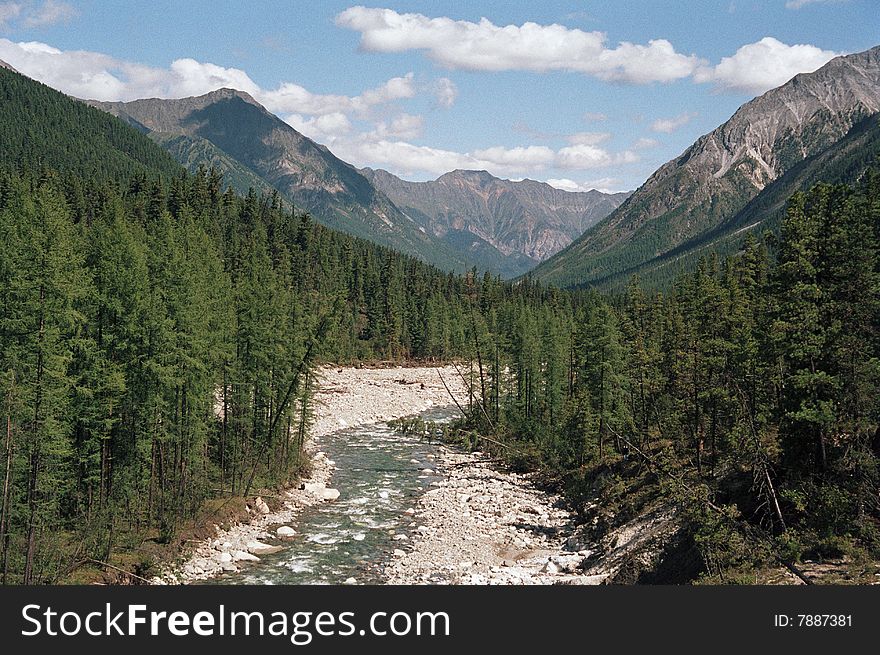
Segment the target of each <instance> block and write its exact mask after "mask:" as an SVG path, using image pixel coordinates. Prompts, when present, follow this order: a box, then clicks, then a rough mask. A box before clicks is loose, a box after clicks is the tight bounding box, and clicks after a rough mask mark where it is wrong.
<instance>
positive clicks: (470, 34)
mask: <svg viewBox="0 0 880 655" xmlns="http://www.w3.org/2000/svg"><path fill="white" fill-rule="evenodd" d="M336 24H337V25H338V26H339V27H343V28H347V29H350V30H354V31H356V32H359V33H360V35H361V48H362V49H363V50H366V51H369V52H406V51H410V50H422V51H424V52H425V53H426V54H427V56H428V57H429V58H430V59H431V60H432V61H434V62H435V63H437V64H438V65H440V66H444V67H446V68H450V69H461V70H471V71H510V70H523V71H535V72H546V71H575V72H580V73H585V74H587V75H592V76H595V77H597V78H599V79H602V80H608V81H615V82H628V83H634V84H645V83H648V82H671V81H673V80H677V79H681V78H684V77H688V76H690V75H691V74H692V73H693V72H694V71H695V70H696V69H697V68H698V67H699V66H700V65H702V64H703V62H702V60H700V59H698V58H697V57H695V56H693V55H683V54H681V53H678V52H676V51H675V48H673V46H672V44H671V43H670V42H669V41H667V40H665V39H655V40H651V41H649V42H648V43H647V44H636V43H629V42H621V43H619V44H618V45H617V47H613V48H609V47H608V44H607V37H606V35H605V34H604V33H602V32H584V31H582V30H579V29H570V28H567V27H564V26H562V25H558V24H553V25H539V24H537V23H531V22H529V23H524V24H522V25H505V26H498V25H495V24H494V23H492V22H491V21H489V20H488V19H486V18H483V19H481V20H480V22H479V23H474V22H469V21H461V20H458V21H457V20H453V19H451V18H447V17H440V18H430V17H428V16H424V15H422V14H400V13H398V12H396V11H394V10H393V9H380V8H367V7H362V6H357V7H350V8H348V9H346V10H345V11H343V12H342V13H340V14H339V15H337V17H336Z"/></svg>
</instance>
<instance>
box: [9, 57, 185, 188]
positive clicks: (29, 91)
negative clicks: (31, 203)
mask: <svg viewBox="0 0 880 655" xmlns="http://www.w3.org/2000/svg"><path fill="white" fill-rule="evenodd" d="M0 108H2V111H0V165H2V166H4V167H10V166H12V167H16V166H27V167H29V168H31V169H39V168H40V167H48V168H52V169H54V170H56V171H59V172H61V173H62V174H64V175H76V176H80V177H83V178H89V179H97V180H102V181H108V180H116V179H119V178H120V177H122V178H129V177H131V176H133V175H145V174H150V175H156V174H161V175H164V176H166V177H168V178H170V177H172V176H174V175H177V174H178V173H179V172H180V165H179V164H178V163H177V162H175V161H174V160H173V159H172V158H171V156H170V155H168V154H167V153H166V152H165V151H164V150H162V149H161V148H160V147H158V146H157V145H155V144H154V143H152V142H151V141H150V140H149V139H145V138H144V137H143V136H141V135H140V134H138V132H137V131H136V130H135V129H133V128H131V127H129V126H128V125H126V124H124V123H123V122H122V121H120V120H117V119H115V118H113V117H112V116H108V115H107V114H106V113H104V112H102V111H99V110H97V109H94V108H92V107H89V106H88V105H85V104H83V103H81V102H77V101H75V100H73V99H71V98H68V97H67V96H65V95H64V94H63V93H58V91H55V90H54V89H51V88H49V87H48V86H45V85H44V84H40V83H39V82H35V81H34V80H31V79H29V78H27V77H24V76H23V75H20V74H18V73H16V72H14V71H12V70H10V69H7V68H4V67H0Z"/></svg>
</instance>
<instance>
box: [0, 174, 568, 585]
mask: <svg viewBox="0 0 880 655" xmlns="http://www.w3.org/2000/svg"><path fill="white" fill-rule="evenodd" d="M0 252H2V253H3V257H2V258H0V399H2V407H3V417H4V423H5V426H6V430H5V442H4V458H3V461H4V466H3V471H4V489H5V492H4V497H3V503H2V517H0V518H2V525H0V534H3V535H5V537H4V541H3V543H2V551H0V566H2V572H0V575H2V576H3V579H4V580H5V581H7V582H12V581H23V582H41V581H43V582H45V581H53V580H58V579H59V577H62V576H63V575H64V574H65V572H66V571H67V570H68V568H69V567H71V566H74V565H75V564H76V563H77V562H78V561H81V560H83V559H88V558H95V559H98V560H100V561H107V559H108V558H110V556H111V554H112V552H113V551H114V549H116V548H117V547H120V545H122V546H123V547H130V546H131V544H132V543H133V542H137V541H138V540H142V539H143V537H144V536H150V537H151V538H153V539H158V540H160V541H169V540H172V539H174V538H175V533H176V530H177V527H178V525H179V523H180V522H181V521H182V520H183V519H184V518H186V517H189V516H192V515H193V514H194V513H195V512H197V511H198V509H199V507H200V505H201V504H202V503H203V502H204V501H206V500H208V499H210V498H212V497H215V496H217V495H219V496H226V495H236V494H238V495H242V494H247V493H248V492H249V491H250V490H251V489H252V488H255V485H260V486H266V485H269V486H272V485H276V484H281V483H283V482H285V481H287V480H289V479H290V478H291V476H292V475H294V474H295V472H296V471H297V468H298V466H299V465H300V463H301V462H300V457H299V455H300V450H299V449H300V447H301V446H302V436H303V434H304V432H303V430H302V429H299V427H298V426H300V425H301V424H302V422H303V421H306V420H307V415H308V398H309V388H310V386H309V385H310V380H311V372H312V368H313V366H314V365H315V362H317V361H335V362H346V361H357V360H360V359H368V360H380V359H391V358H394V359H408V358H441V357H453V356H461V355H462V354H464V353H465V352H467V351H468V349H469V343H470V340H471V339H472V334H471V332H469V328H468V326H469V325H471V324H472V322H473V321H474V320H475V319H474V316H475V313H474V312H475V311H476V305H475V304H474V298H476V297H477V296H478V295H479V296H480V297H482V298H490V297H491V298H492V299H493V300H492V306H491V307H488V306H487V307H486V310H487V311H488V310H491V311H492V312H503V313H504V314H505V315H506V316H509V317H510V320H514V318H515V317H517V316H520V315H527V314H529V313H530V312H531V311H532V308H535V307H541V306H542V303H543V302H544V301H545V300H547V299H552V298H555V297H556V296H557V295H558V294H554V293H549V292H544V291H541V290H540V289H538V288H536V287H533V286H531V285H521V286H519V287H516V288H514V287H510V286H505V285H502V284H501V283H500V282H499V281H498V280H496V279H493V278H491V277H485V278H483V279H474V276H473V275H470V276H465V277H462V276H456V275H453V274H448V273H444V272H442V271H440V270H438V269H435V268H432V267H430V266H428V265H426V264H423V263H421V262H419V261H417V260H415V259H413V258H410V257H407V256H405V255H400V254H397V253H395V252H393V251H391V250H387V249H384V248H381V247H379V246H375V245H372V244H369V243H368V242H365V241H361V240H358V239H355V238H353V237H350V236H347V235H344V234H341V233H338V232H334V231H332V230H329V229H326V228H324V227H322V226H320V225H317V224H316V223H314V222H313V221H312V220H311V219H310V218H309V217H308V215H304V214H303V215H300V214H294V213H293V212H292V211H291V210H290V209H287V208H283V207H282V206H281V204H280V203H279V201H278V198H277V196H275V197H263V198H258V197H257V196H256V195H255V194H250V195H249V196H247V197H244V198H242V197H239V196H236V195H235V194H234V193H233V192H231V191H225V192H224V191H223V188H222V182H221V179H220V177H219V176H218V175H216V174H215V173H211V172H202V173H200V174H198V175H195V176H192V177H188V176H187V174H185V173H181V174H180V175H178V176H177V177H175V178H174V179H173V180H172V181H171V182H170V183H169V184H167V185H165V184H162V183H161V182H160V181H153V182H149V183H143V182H141V181H139V180H138V179H135V180H134V181H133V182H132V183H131V184H130V185H129V186H127V187H126V188H123V189H122V190H119V189H117V188H116V186H115V185H102V184H99V183H91V182H88V181H73V180H66V181H65V180H61V179H59V178H58V177H57V176H54V175H52V174H51V173H48V174H47V173H40V174H37V173H31V172H23V173H9V172H4V173H2V176H0ZM547 311H552V310H549V309H548V310H547ZM530 320H532V321H534V320H537V317H533V318H531V319H530ZM289 434H293V435H297V434H298V435H300V436H299V437H298V438H296V437H294V439H293V441H291V439H290V438H288V435H289Z"/></svg>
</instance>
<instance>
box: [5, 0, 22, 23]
mask: <svg viewBox="0 0 880 655" xmlns="http://www.w3.org/2000/svg"><path fill="white" fill-rule="evenodd" d="M20 14H21V3H19V2H0V28H3V27H5V26H6V23H8V22H10V21H11V20H13V19H15V18H18V17H19V15H20Z"/></svg>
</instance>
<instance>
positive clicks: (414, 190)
mask: <svg viewBox="0 0 880 655" xmlns="http://www.w3.org/2000/svg"><path fill="white" fill-rule="evenodd" d="M361 172H362V173H363V174H364V175H365V176H366V177H367V178H368V179H370V180H371V181H372V182H373V184H374V185H375V186H376V187H377V188H379V189H380V190H381V191H383V192H384V193H385V194H386V195H387V196H388V197H389V198H391V200H392V201H393V202H394V204H396V205H397V206H398V207H399V208H400V209H402V210H403V211H404V212H406V213H407V215H409V216H410V217H412V218H413V219H414V220H415V221H416V222H417V223H419V224H420V225H421V226H422V227H424V228H426V229H427V230H428V231H429V232H430V233H431V234H434V235H436V236H437V237H440V238H443V239H453V238H463V237H464V235H472V236H473V237H476V238H478V239H481V240H483V241H485V242H486V243H489V244H491V245H492V246H494V247H495V248H497V249H498V250H499V251H500V252H501V253H502V254H504V255H505V256H507V257H514V258H518V261H520V262H521V263H522V264H523V265H525V266H529V264H532V265H533V264H536V263H538V262H540V261H543V260H545V259H547V258H548V257H550V256H551V255H553V254H555V253H556V252H558V251H559V250H561V249H562V248H564V247H565V246H567V245H568V244H570V243H571V242H572V241H574V240H575V239H576V238H577V237H579V236H580V235H581V234H582V233H583V232H584V230H586V229H587V228H588V227H590V226H591V225H594V224H595V223H596V222H597V221H599V220H600V219H602V218H604V217H605V216H607V215H608V214H609V213H610V212H611V211H612V210H613V209H615V208H616V207H618V206H619V205H620V203H622V202H623V201H624V200H625V199H626V198H627V197H628V196H629V194H628V193H616V194H605V193H602V192H600V191H588V192H584V193H570V192H568V191H561V190H559V189H556V188H554V187H552V186H550V185H549V184H545V183H543V182H535V181H533V180H521V181H518V182H512V181H510V180H501V179H499V178H497V177H494V176H492V175H490V174H489V173H487V172H486V171H464V170H456V171H453V172H451V173H447V174H445V175H442V176H441V177H439V178H437V179H436V180H434V181H432V182H407V181H405V180H401V179H400V178H398V177H396V176H394V175H392V174H391V173H389V172H387V171H384V170H381V169H380V170H373V169H369V168H367V169H363V170H362V171H361ZM520 272H523V271H520Z"/></svg>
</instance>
